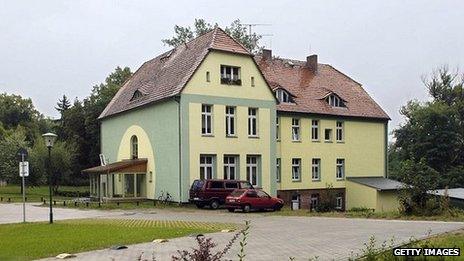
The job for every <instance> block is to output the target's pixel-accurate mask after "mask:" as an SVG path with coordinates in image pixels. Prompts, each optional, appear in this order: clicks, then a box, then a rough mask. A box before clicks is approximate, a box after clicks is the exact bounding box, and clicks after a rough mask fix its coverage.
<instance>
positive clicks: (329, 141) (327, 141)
mask: <svg viewBox="0 0 464 261" xmlns="http://www.w3.org/2000/svg"><path fill="white" fill-rule="evenodd" d="M324 142H325V143H333V141H331V140H325V141H324Z"/></svg>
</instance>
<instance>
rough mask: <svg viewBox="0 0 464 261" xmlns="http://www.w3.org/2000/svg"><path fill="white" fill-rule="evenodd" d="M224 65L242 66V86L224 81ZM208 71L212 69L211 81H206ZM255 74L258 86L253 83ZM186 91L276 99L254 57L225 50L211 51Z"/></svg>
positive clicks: (185, 92) (244, 97)
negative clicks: (252, 84)
mask: <svg viewBox="0 0 464 261" xmlns="http://www.w3.org/2000/svg"><path fill="white" fill-rule="evenodd" d="M221 65H230V66H237V67H240V68H241V69H240V71H241V80H242V85H241V86H237V85H227V84H221V73H220V70H221ZM206 72H210V77H211V78H210V82H207V81H206ZM251 77H254V78H255V86H254V87H252V86H251ZM182 93H184V94H201V95H210V96H219V97H231V98H243V99H256V100H268V101H271V100H272V101H273V100H275V97H274V94H273V93H272V92H271V90H270V89H269V87H268V86H267V84H266V82H265V80H264V78H263V77H262V75H261V72H260V71H259V69H258V68H257V66H256V64H255V63H254V61H253V59H252V58H251V57H250V56H245V55H237V54H230V53H225V52H218V51H212V52H210V53H209V54H208V55H207V57H206V58H205V60H204V61H203V63H202V64H201V65H200V66H199V68H198V69H197V71H196V72H195V74H194V75H193V76H192V78H191V79H190V81H189V82H188V83H187V85H186V86H185V88H184V90H183V91H182Z"/></svg>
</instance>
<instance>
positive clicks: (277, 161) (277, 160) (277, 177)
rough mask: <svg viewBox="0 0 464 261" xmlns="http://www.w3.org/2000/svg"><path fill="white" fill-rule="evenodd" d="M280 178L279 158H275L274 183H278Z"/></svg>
mask: <svg viewBox="0 0 464 261" xmlns="http://www.w3.org/2000/svg"><path fill="white" fill-rule="evenodd" d="M280 176H281V173H280V158H277V159H276V181H277V182H280Z"/></svg>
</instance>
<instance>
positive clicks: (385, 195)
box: [346, 177, 404, 212]
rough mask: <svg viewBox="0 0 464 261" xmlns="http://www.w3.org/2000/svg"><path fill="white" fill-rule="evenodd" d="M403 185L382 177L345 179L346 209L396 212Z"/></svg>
mask: <svg viewBox="0 0 464 261" xmlns="http://www.w3.org/2000/svg"><path fill="white" fill-rule="evenodd" d="M402 188H404V183H401V182H399V181H396V180H392V179H387V178H384V177H347V178H346V206H347V207H346V209H348V210H349V209H352V208H368V209H372V210H374V211H376V212H388V211H397V210H398V209H399V206H400V205H399V200H398V196H399V191H400V190H401V189H402Z"/></svg>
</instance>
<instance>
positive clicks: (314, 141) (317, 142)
mask: <svg viewBox="0 0 464 261" xmlns="http://www.w3.org/2000/svg"><path fill="white" fill-rule="evenodd" d="M311 141H312V142H317V143H319V142H321V141H320V140H311Z"/></svg>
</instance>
